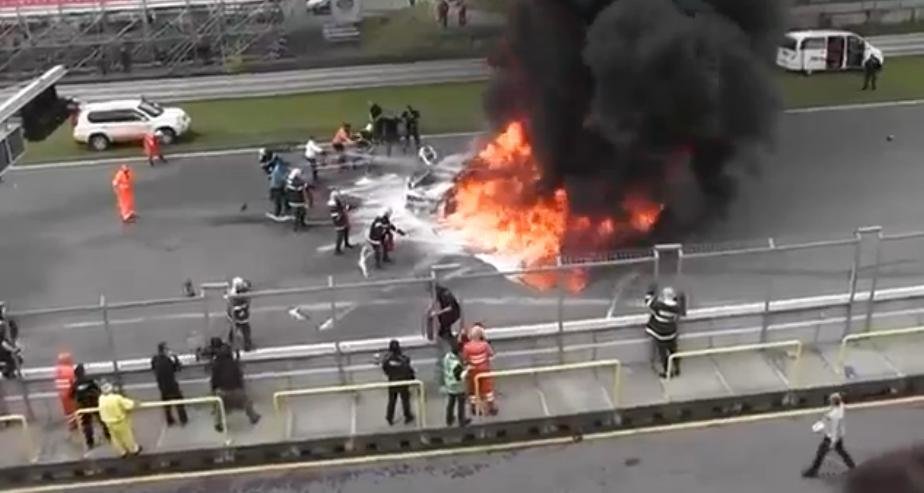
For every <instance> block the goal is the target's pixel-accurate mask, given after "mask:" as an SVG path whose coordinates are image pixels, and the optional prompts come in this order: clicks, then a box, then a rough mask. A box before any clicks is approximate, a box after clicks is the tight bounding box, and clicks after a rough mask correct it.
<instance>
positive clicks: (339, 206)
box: [327, 190, 353, 255]
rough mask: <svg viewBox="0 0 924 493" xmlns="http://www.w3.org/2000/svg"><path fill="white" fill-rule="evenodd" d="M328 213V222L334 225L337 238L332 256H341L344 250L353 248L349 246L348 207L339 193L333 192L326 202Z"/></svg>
mask: <svg viewBox="0 0 924 493" xmlns="http://www.w3.org/2000/svg"><path fill="white" fill-rule="evenodd" d="M327 208H328V210H329V211H330V220H331V222H332V223H333V225H334V230H336V232H337V236H336V238H335V239H334V254H335V255H343V249H344V248H350V249H352V248H353V245H351V244H350V215H349V206H347V204H346V202H344V201H343V199H342V198H341V197H340V192H338V191H336V190H334V191H333V192H331V193H330V199H329V200H328V201H327Z"/></svg>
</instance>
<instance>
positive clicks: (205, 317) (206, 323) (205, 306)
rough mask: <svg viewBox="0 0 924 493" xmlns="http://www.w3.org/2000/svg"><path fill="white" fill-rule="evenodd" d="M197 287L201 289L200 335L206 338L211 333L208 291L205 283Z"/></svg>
mask: <svg viewBox="0 0 924 493" xmlns="http://www.w3.org/2000/svg"><path fill="white" fill-rule="evenodd" d="M199 289H200V290H201V291H202V323H203V327H202V329H203V330H202V337H204V338H208V337H209V336H210V334H211V333H212V320H211V316H212V315H211V313H209V293H208V289H206V288H205V285H200V286H199Z"/></svg>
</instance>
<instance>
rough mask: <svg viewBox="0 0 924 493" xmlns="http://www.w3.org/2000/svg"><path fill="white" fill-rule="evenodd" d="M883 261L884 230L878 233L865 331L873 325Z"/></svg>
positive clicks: (864, 325) (864, 324) (864, 323)
mask: <svg viewBox="0 0 924 493" xmlns="http://www.w3.org/2000/svg"><path fill="white" fill-rule="evenodd" d="M881 262H882V231H881V230H880V231H879V232H877V233H876V246H875V256H874V261H873V279H872V281H871V282H870V287H869V298H867V301H866V320H865V321H864V322H863V331H864V332H869V330H870V328H871V327H872V325H873V311H874V310H875V306H876V287H877V285H878V283H879V264H880V263H881Z"/></svg>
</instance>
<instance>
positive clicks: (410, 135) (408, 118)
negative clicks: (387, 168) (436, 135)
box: [401, 105, 420, 154]
mask: <svg viewBox="0 0 924 493" xmlns="http://www.w3.org/2000/svg"><path fill="white" fill-rule="evenodd" d="M401 119H402V120H404V153H405V154H406V153H407V147H408V145H409V144H410V143H411V139H413V140H414V149H420V112H419V111H417V110H416V109H414V108H413V107H411V105H407V108H406V109H405V110H404V112H403V113H401Z"/></svg>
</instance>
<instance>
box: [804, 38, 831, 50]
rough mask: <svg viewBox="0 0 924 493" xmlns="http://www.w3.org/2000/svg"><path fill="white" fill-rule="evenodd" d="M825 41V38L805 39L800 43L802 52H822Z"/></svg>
mask: <svg viewBox="0 0 924 493" xmlns="http://www.w3.org/2000/svg"><path fill="white" fill-rule="evenodd" d="M826 44H827V40H826V39H825V38H806V39H805V40H803V41H802V49H803V50H823V49H825V45H826Z"/></svg>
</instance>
